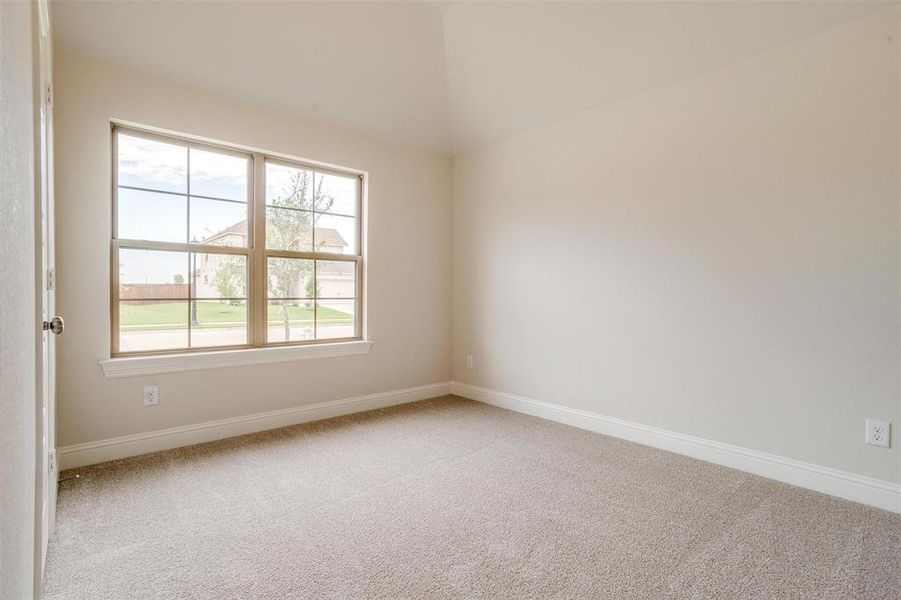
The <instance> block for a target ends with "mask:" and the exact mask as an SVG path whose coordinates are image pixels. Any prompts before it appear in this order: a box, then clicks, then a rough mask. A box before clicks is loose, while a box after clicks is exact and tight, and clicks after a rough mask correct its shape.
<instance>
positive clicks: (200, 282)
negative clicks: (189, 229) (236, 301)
mask: <svg viewBox="0 0 901 600" xmlns="http://www.w3.org/2000/svg"><path fill="white" fill-rule="evenodd" d="M190 267H191V277H192V281H191V282H192V283H193V284H194V292H193V297H194V298H246V297H247V257H246V256H241V255H235V254H206V253H203V252H192V253H191V265H190Z"/></svg>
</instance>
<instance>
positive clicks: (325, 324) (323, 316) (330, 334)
mask: <svg viewBox="0 0 901 600" xmlns="http://www.w3.org/2000/svg"><path fill="white" fill-rule="evenodd" d="M355 302H356V300H319V301H318V302H317V303H316V339H317V340H324V339H334V338H350V337H354V335H355V334H354V313H355V307H354V303H355Z"/></svg>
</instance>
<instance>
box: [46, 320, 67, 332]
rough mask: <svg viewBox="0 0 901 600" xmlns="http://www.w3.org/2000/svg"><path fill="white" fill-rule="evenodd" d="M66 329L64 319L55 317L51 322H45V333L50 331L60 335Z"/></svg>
mask: <svg viewBox="0 0 901 600" xmlns="http://www.w3.org/2000/svg"><path fill="white" fill-rule="evenodd" d="M65 328H66V322H65V321H63V318H62V317H53V318H52V319H50V320H49V321H44V331H47V330H48V329H49V330H50V333H54V334H56V335H59V334H61V333H62V332H63V330H64V329H65Z"/></svg>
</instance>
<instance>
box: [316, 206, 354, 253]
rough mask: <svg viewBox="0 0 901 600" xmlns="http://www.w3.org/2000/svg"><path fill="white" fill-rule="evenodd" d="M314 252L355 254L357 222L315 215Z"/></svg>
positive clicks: (346, 218)
mask: <svg viewBox="0 0 901 600" xmlns="http://www.w3.org/2000/svg"><path fill="white" fill-rule="evenodd" d="M315 243H316V252H329V253H331V254H356V252H357V220H356V219H354V218H352V217H338V216H335V215H327V214H323V213H316V235H315Z"/></svg>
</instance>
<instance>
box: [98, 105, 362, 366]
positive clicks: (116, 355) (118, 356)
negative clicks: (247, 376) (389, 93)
mask: <svg viewBox="0 0 901 600" xmlns="http://www.w3.org/2000/svg"><path fill="white" fill-rule="evenodd" d="M110 130H111V144H110V148H111V149H112V153H111V158H112V161H111V162H112V170H111V174H112V178H111V181H112V229H111V231H112V235H111V241H110V357H111V360H108V361H102V362H101V364H102V365H103V368H104V372H105V373H106V374H107V376H108V377H122V376H128V375H131V374H148V373H158V372H169V371H175V370H191V369H196V368H208V367H217V366H233V365H235V364H256V363H259V362H278V361H283V360H293V359H294V358H313V357H317V356H321V357H326V356H340V355H344V354H358V353H361V352H368V350H369V346H370V344H371V342H368V341H365V340H364V339H363V338H364V331H365V328H364V319H365V317H366V314H365V312H366V311H365V302H364V290H365V285H364V278H365V269H364V247H365V243H364V226H363V224H364V222H365V214H364V201H363V200H364V194H365V187H366V174H365V173H364V172H360V171H355V170H352V169H344V168H341V167H334V166H331V165H328V166H326V165H322V164H319V163H315V162H310V161H306V160H302V159H297V158H293V157H286V156H284V155H279V154H277V153H272V152H264V151H259V150H255V149H248V148H244V147H241V146H237V145H233V144H223V143H219V142H215V143H213V142H208V141H206V140H199V139H198V138H196V137H193V136H190V135H185V134H176V133H171V132H160V131H155V130H150V129H147V128H142V127H139V126H134V125H132V124H123V123H119V122H111V128H110ZM120 132H121V133H125V134H127V135H129V136H137V137H144V138H147V139H152V140H157V141H162V142H166V143H169V144H176V145H180V146H184V147H186V148H200V149H205V150H210V151H214V152H219V153H224V154H232V155H237V156H241V157H244V158H247V159H248V198H247V206H248V214H247V246H246V247H234V246H216V245H205V244H197V243H191V242H190V241H189V242H187V243H180V242H152V241H145V240H130V239H120V238H119V237H118V231H117V230H118V215H117V208H118V190H119V185H118V163H119V160H118V148H117V134H118V133H120ZM189 155H190V153H189ZM189 160H190V159H189ZM267 162H272V163H276V164H280V165H285V166H289V167H292V168H298V169H303V170H307V171H312V172H314V173H319V174H331V175H338V176H341V177H354V178H356V180H357V185H356V189H357V193H356V216H355V224H356V232H355V233H356V248H355V253H354V254H333V253H326V252H316V251H294V250H268V249H267V248H266V192H265V169H266V163H267ZM188 180H189V183H188V188H187V190H186V192H185V194H178V195H182V196H185V197H186V198H190V197H191V194H190V171H189V173H188ZM150 191H154V192H156V191H158V190H150ZM188 211H190V201H189V202H188ZM188 214H190V213H188ZM189 222H190V221H189ZM189 222H188V224H186V226H189ZM311 234H312V235H313V236H314V241H313V248H315V227H313V228H312V232H311ZM122 249H141V250H169V251H178V252H186V253H190V252H196V253H207V252H209V253H213V254H235V255H242V256H246V257H247V265H248V274H247V277H248V279H247V282H248V284H247V288H248V289H247V300H246V302H247V314H248V322H247V328H248V329H247V331H248V343H247V344H244V345H230V346H217V347H200V348H190V347H187V348H177V349H166V350H153V351H142V352H121V351H120V349H119V305H120V303H119V293H120V287H119V252H120V250H122ZM269 257H279V258H299V259H312V260H328V261H342V262H353V263H354V268H355V271H354V272H355V284H356V290H355V292H354V335H353V336H351V337H344V338H330V339H318V340H317V339H312V340H297V341H286V342H269V341H267V339H266V336H267V329H268V328H267V307H268V302H269V298H268V285H267V280H268V276H267V272H266V269H267V259H268V258H269ZM313 264H314V269H315V264H316V263H315V262H314V263H313ZM188 280H189V284H188V285H189V292H188V299H187V300H188V305H189V310H190V302H191V301H192V300H193V298H194V296H195V295H196V294H195V291H194V290H193V282H192V280H191V277H189V278H188ZM313 306H314V317H313V322H314V328H315V327H316V321H317V319H316V311H317V310H318V307H317V301H316V300H315V299H314V301H313ZM188 331H189V340H188V344H190V319H189V330H188ZM314 331H315V329H314ZM314 337H315V334H314ZM293 349H297V350H296V351H295V350H293ZM248 353H252V354H253V356H251V355H250V354H248ZM173 358H175V359H176V360H175V361H173V360H172V359H173ZM180 358H184V359H185V360H179V359H180ZM148 359H157V360H155V361H151V362H148ZM160 359H161V360H160Z"/></svg>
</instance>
